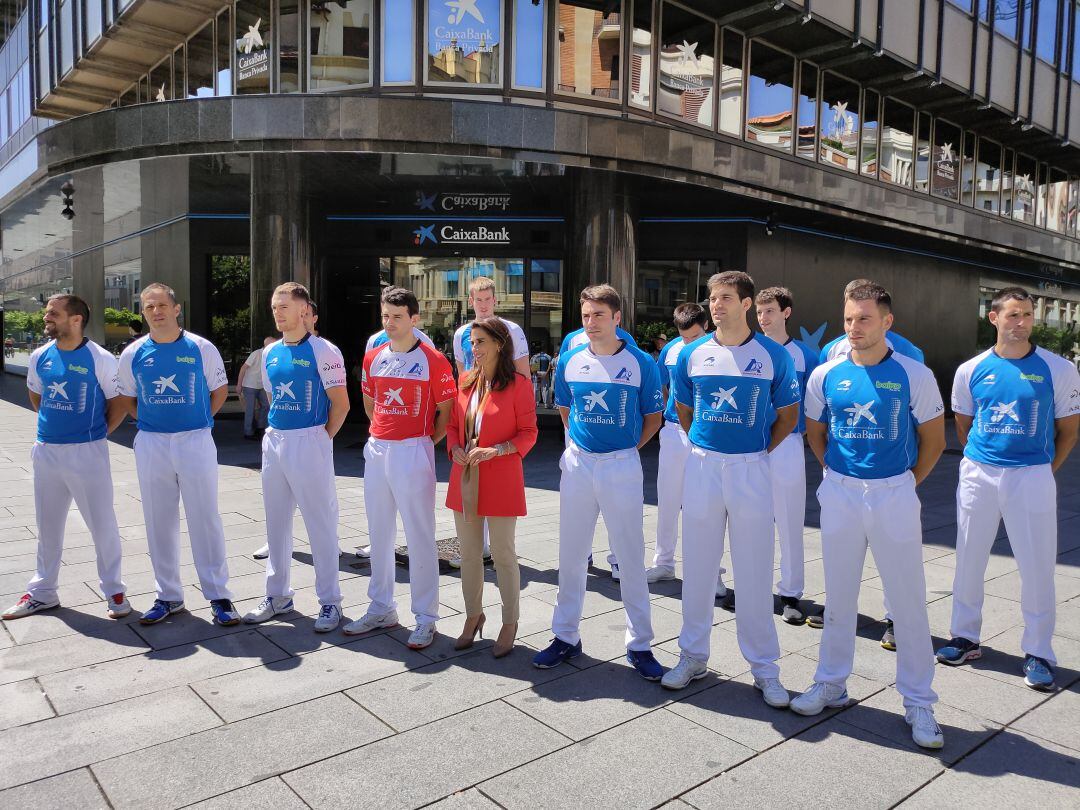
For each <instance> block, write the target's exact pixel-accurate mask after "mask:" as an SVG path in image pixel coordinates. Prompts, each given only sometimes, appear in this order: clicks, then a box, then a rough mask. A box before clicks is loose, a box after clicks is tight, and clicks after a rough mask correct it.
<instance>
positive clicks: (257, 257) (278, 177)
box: [251, 152, 311, 346]
mask: <svg viewBox="0 0 1080 810" xmlns="http://www.w3.org/2000/svg"><path fill="white" fill-rule="evenodd" d="M302 162H303V161H302V156H301V155H297V154H289V153H281V152H270V153H255V154H253V155H252V156H251V311H252V318H251V345H252V346H261V345H262V338H263V336H264V335H272V334H274V333H275V331H276V330H275V329H274V319H273V317H272V316H271V314H270V296H271V295H272V294H273V291H274V288H275V287H277V286H278V285H279V284H283V283H284V282H286V281H298V282H300V283H301V284H303V285H305V286H306V287H308V289H310V288H311V218H310V214H311V212H310V204H309V200H308V198H307V195H306V194H305V193H304V182H303V179H304V173H303V165H302Z"/></svg>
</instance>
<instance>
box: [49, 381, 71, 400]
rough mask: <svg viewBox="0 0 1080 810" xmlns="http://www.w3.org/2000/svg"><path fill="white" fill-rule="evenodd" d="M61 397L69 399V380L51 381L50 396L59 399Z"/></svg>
mask: <svg viewBox="0 0 1080 810" xmlns="http://www.w3.org/2000/svg"><path fill="white" fill-rule="evenodd" d="M60 397H63V398H64V399H65V400H66V399H68V395H67V380H65V381H63V382H54V383H49V398H50V399H59V398H60Z"/></svg>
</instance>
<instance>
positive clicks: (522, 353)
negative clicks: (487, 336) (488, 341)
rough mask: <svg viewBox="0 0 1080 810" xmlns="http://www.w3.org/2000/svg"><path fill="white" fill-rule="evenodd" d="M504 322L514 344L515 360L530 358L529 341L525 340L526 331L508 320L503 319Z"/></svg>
mask: <svg viewBox="0 0 1080 810" xmlns="http://www.w3.org/2000/svg"><path fill="white" fill-rule="evenodd" d="M502 322H503V323H505V324H506V328H507V330H509V332H510V340H511V341H512V342H513V344H514V359H515V360H520V359H521V358H522V357H528V356H529V341H528V340H526V338H525V330H524V329H522V328H521V327H520V326H519V325H518V324H516V323H514V322H513V321H508V320H506V318H503V319H502Z"/></svg>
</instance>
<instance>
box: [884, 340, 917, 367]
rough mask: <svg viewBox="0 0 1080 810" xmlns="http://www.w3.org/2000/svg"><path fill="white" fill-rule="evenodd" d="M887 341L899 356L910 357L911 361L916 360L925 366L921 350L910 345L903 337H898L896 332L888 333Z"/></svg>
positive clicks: (912, 344)
mask: <svg viewBox="0 0 1080 810" xmlns="http://www.w3.org/2000/svg"><path fill="white" fill-rule="evenodd" d="M888 336H889V340H891V341H892V345H893V349H894V350H895V351H896V352H898V353H899V354H902V355H904V356H905V357H910V358H911V359H912V360H918V361H919V362H920V363H923V364H924V365H925V363H926V358H925V357H924V355H923V351H922V349H920V348H919V347H918V346H916V345H915V344H914V343H912V342H911V341H910V340H908V339H907V338H906V337H904V336H903V335H898V334H896V332H889V333H888Z"/></svg>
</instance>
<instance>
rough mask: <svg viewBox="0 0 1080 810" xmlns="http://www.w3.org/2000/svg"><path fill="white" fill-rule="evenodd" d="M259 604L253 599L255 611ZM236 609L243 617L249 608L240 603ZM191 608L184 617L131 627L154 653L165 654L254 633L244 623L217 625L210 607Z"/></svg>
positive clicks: (131, 624)
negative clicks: (180, 648) (206, 642)
mask: <svg viewBox="0 0 1080 810" xmlns="http://www.w3.org/2000/svg"><path fill="white" fill-rule="evenodd" d="M257 601H258V600H255V599H252V600H251V601H250V605H249V607H254V606H255V603H256V602H257ZM198 604H199V603H198V602H192V603H190V605H191V608H196V606H197V605H198ZM233 606H234V607H235V608H236V609H237V610H239V611H240V612H241V613H243V612H244V610H245V609H247V607H242V606H241V603H234V605H233ZM147 608H148V609H149V605H147ZM191 608H189V609H188V610H185V611H184V612H183V613H175V614H173V615H172V616H169V617H168V618H167V619H165V620H164V621H161V622H158V623H157V624H152V625H141V624H139V623H138V620H133V621H131V622H129V624H130V626H131V629H132V630H134V631H135V633H136V634H137V635H138V636H139V638H141V639H142V640H143V641H145V642H146V643H147V645H149V646H150V648H151V649H154V650H165V649H168V648H169V647H178V646H181V645H186V644H195V643H196V642H201V641H207V640H209V639H212V638H218V637H220V636H231V635H233V634H235V633H242V632H244V631H245V630H251V629H252V628H251V625H245V624H243V623H241V624H234V625H232V626H231V627H222V626H221V625H218V624H214V622H213V616H212V614H211V611H210V607H209V605H207V606H206V607H199V608H197V609H195V610H192V609H191ZM140 615H141V614H140Z"/></svg>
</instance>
